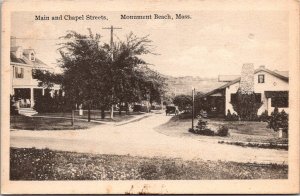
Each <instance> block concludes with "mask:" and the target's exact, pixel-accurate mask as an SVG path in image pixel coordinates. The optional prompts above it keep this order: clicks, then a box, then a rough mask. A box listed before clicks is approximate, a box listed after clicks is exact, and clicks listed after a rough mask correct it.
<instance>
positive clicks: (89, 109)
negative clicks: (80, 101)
mask: <svg viewBox="0 0 300 196" xmlns="http://www.w3.org/2000/svg"><path fill="white" fill-rule="evenodd" d="M88 122H91V105H90V104H89V107H88Z"/></svg>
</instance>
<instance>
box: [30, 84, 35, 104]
mask: <svg viewBox="0 0 300 196" xmlns="http://www.w3.org/2000/svg"><path fill="white" fill-rule="evenodd" d="M33 106H34V94H33V88H30V107H31V108H32V107H33Z"/></svg>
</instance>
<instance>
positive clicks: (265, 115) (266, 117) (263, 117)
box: [259, 110, 269, 122]
mask: <svg viewBox="0 0 300 196" xmlns="http://www.w3.org/2000/svg"><path fill="white" fill-rule="evenodd" d="M259 120H260V121H262V122H268V121H269V115H268V111H267V110H265V111H264V112H263V113H262V114H261V115H260V116H259Z"/></svg>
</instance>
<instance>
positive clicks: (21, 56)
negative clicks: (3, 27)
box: [10, 37, 60, 114]
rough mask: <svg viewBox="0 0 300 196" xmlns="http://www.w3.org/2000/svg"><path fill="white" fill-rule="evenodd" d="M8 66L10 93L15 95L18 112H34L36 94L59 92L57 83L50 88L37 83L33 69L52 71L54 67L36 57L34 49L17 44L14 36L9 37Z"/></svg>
mask: <svg viewBox="0 0 300 196" xmlns="http://www.w3.org/2000/svg"><path fill="white" fill-rule="evenodd" d="M10 66H11V69H10V82H11V85H10V94H11V95H13V96H14V97H15V100H16V106H17V108H18V110H19V113H24V114H25V113H31V114H32V113H35V111H34V110H33V106H34V101H35V99H36V97H37V96H41V95H44V94H45V93H50V94H51V95H53V94H54V93H59V90H60V86H58V85H55V86H54V87H53V89H51V90H49V89H45V88H43V87H40V86H39V85H38V80H37V79H35V78H34V74H33V73H34V71H35V70H37V69H39V70H47V71H50V72H53V71H54V69H53V68H52V67H50V66H48V65H46V64H45V63H44V62H42V61H41V60H40V59H38V58H37V57H36V52H35V50H34V49H23V47H22V46H17V45H16V38H15V37H11V47H10Z"/></svg>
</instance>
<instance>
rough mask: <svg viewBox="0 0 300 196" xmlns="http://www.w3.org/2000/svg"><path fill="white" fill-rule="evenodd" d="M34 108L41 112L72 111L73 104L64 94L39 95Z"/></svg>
mask: <svg viewBox="0 0 300 196" xmlns="http://www.w3.org/2000/svg"><path fill="white" fill-rule="evenodd" d="M34 109H35V110H36V111H37V112H39V113H54V112H70V111H71V110H72V106H71V104H70V103H68V101H67V100H66V98H65V97H64V96H60V95H55V96H53V97H51V96H50V95H44V96H38V97H36V99H35V104H34Z"/></svg>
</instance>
